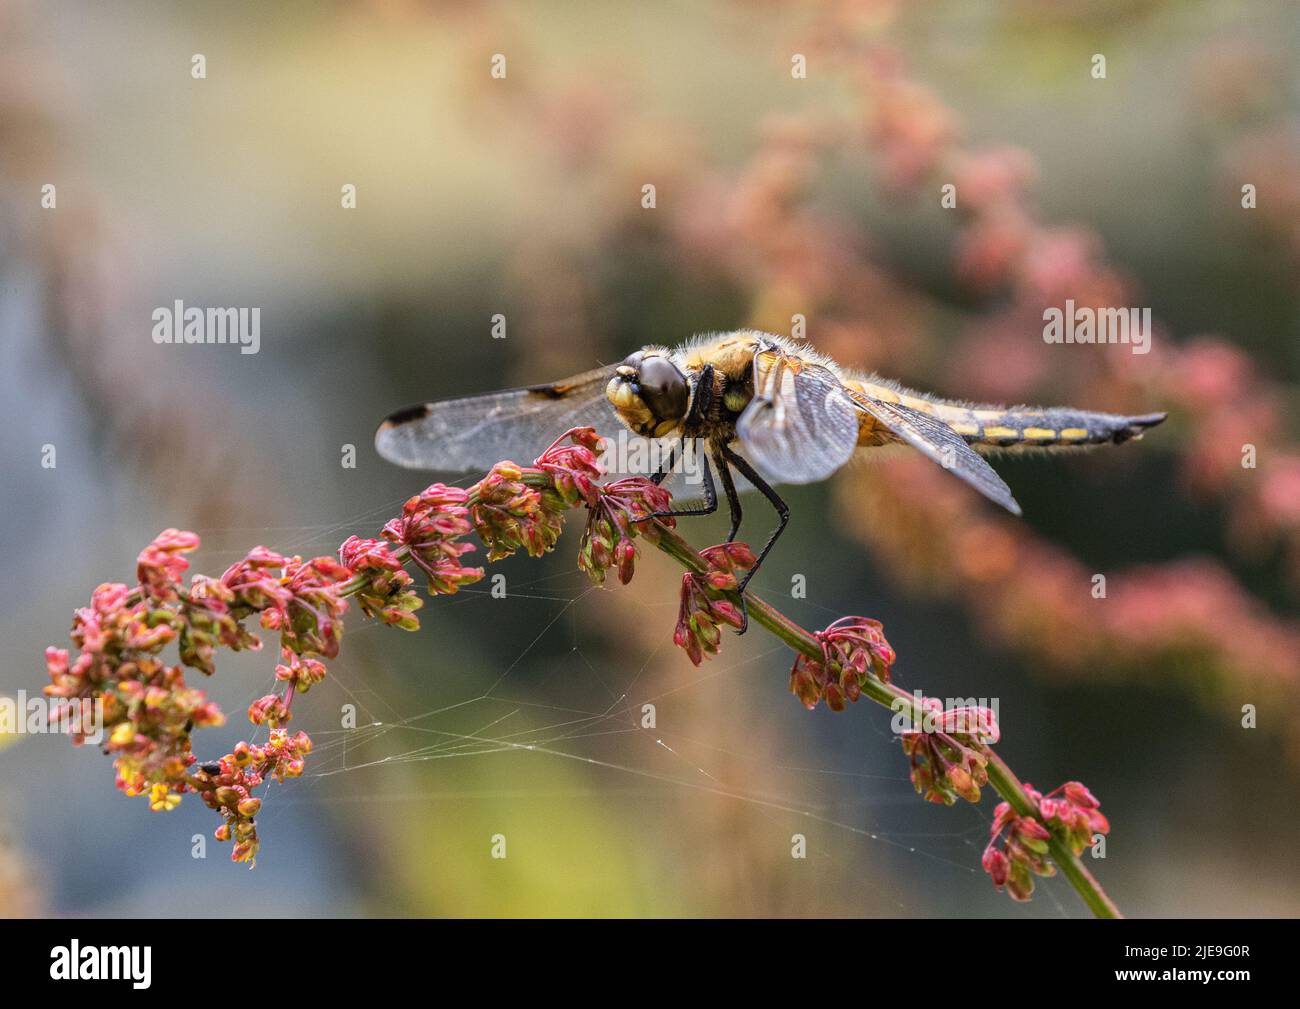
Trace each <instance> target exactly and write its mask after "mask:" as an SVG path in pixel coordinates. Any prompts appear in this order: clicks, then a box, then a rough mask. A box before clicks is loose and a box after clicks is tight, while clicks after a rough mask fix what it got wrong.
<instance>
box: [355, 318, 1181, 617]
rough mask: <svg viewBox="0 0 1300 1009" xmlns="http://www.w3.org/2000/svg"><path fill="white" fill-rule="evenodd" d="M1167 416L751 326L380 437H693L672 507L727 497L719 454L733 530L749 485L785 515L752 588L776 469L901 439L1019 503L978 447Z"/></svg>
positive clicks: (404, 424) (802, 478)
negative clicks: (769, 523)
mask: <svg viewBox="0 0 1300 1009" xmlns="http://www.w3.org/2000/svg"><path fill="white" fill-rule="evenodd" d="M1164 419H1165V414H1163V413H1153V414H1147V415H1145V416H1139V417H1124V416H1119V415H1116V414H1109V413H1093V412H1089V411H1084V410H1075V409H1069V408H1064V407H1053V408H1039V407H1014V408H1008V407H1002V406H979V405H968V404H965V403H958V402H953V401H950V400H943V399H938V398H936V397H934V396H929V395H925V394H923V393H919V392H914V391H912V390H910V389H904V388H902V387H901V386H899V385H897V384H895V383H893V382H889V381H886V380H884V379H881V378H878V377H875V376H866V375H861V374H858V373H856V372H853V371H850V370H849V369H846V368H841V367H840V366H839V365H837V364H836V363H835V362H834V361H832V360H830V359H829V358H827V357H824V356H822V355H820V354H818V353H816V352H815V351H814V350H812V348H810V347H809V346H807V345H806V344H802V343H798V342H796V341H793V340H790V339H787V338H784V337H779V336H772V335H770V334H767V333H759V332H754V331H752V330H741V331H739V332H734V333H727V334H724V335H720V336H719V335H710V336H704V337H699V338H697V339H695V340H693V341H691V342H689V343H686V344H684V345H682V346H680V347H678V348H676V349H669V348H667V347H658V346H651V347H645V348H643V349H642V350H638V351H636V353H634V354H632V355H631V356H629V357H628V358H627V359H626V360H624V361H623V363H622V364H619V365H616V366H610V367H605V368H597V369H595V370H594V371H588V372H584V373H583V374H581V375H575V376H574V377H573V378H568V379H565V380H563V381H560V382H553V383H550V384H548V385H534V386H528V387H526V388H523V389H511V390H507V391H504V392H494V393H488V394H486V395H480V396H468V397H465V398H463V399H450V400H443V401H441V402H437V403H422V404H420V405H418V406H413V407H408V408H407V409H405V410H399V411H397V412H396V413H394V414H393V415H392V416H390V417H389V418H388V419H387V420H385V421H384V422H383V424H382V425H381V426H380V428H379V430H378V432H376V434H375V447H376V448H377V449H378V450H379V454H380V455H382V456H383V457H384V458H385V459H388V460H389V461H390V462H395V463H397V464H399V465H401V466H406V467H409V468H412V469H430V470H444V471H464V470H473V469H484V468H486V467H488V466H491V465H492V464H493V463H495V462H497V461H499V460H501V459H512V460H514V461H516V462H520V461H522V462H527V461H531V460H532V459H533V458H535V457H536V456H537V455H538V454H539V453H540V452H541V451H542V450H543V449H545V447H546V446H547V445H549V444H550V443H551V442H552V441H553V440H554V439H555V438H556V437H558V436H559V435H560V434H562V433H564V432H565V431H566V430H568V429H569V428H571V427H578V426H584V425H589V426H591V427H594V428H595V429H596V431H597V433H598V434H600V435H602V436H604V437H611V436H613V435H614V434H616V433H617V431H618V430H619V425H620V424H621V425H622V426H624V427H625V428H627V429H628V430H630V431H631V432H632V433H633V434H634V435H638V436H641V437H643V438H647V439H673V440H674V442H675V445H677V446H681V445H685V444H687V443H690V442H694V443H695V444H696V445H701V446H702V447H703V449H704V452H703V453H702V454H701V457H702V461H703V474H702V476H703V496H704V502H703V505H702V506H699V507H694V508H687V509H682V510H678V511H674V512H669V513H665V514H671V515H674V516H676V515H707V514H710V513H712V512H715V511H717V508H718V497H717V492H716V490H715V487H714V482H713V473H712V470H711V468H710V465H709V463H710V461H712V464H713V466H715V467H716V468H717V474H718V479H719V481H720V482H721V484H722V489H723V492H724V493H725V495H726V498H727V504H728V506H729V508H730V511H731V532H730V534H729V535H728V537H727V539H728V540H729V541H730V540H733V539H735V537H736V534H737V532H738V531H739V529H740V522H741V506H740V498H739V496H738V494H737V486H738V485H739V486H740V488H741V489H744V490H748V489H750V488H751V487H752V488H753V489H756V490H758V491H759V492H760V493H762V494H763V496H764V497H766V498H767V500H768V501H769V502H770V503H771V504H772V506H773V507H774V508H775V509H776V512H777V515H778V516H779V522H778V524H777V527H776V529H775V531H774V532H773V533H772V534H771V536H770V537H769V538H768V541H767V544H766V545H765V546H764V547H763V549H762V550H761V551H760V552H759V554H758V563H756V564H755V565H754V567H753V568H752V569H751V570H750V571H749V572H748V573H747V575H746V576H745V579H744V582H742V584H741V586H740V590H741V592H742V593H743V591H744V586H745V583H747V582H748V581H749V580H750V579H751V578H752V577H753V576H754V574H755V572H757V571H758V568H759V565H761V564H762V562H763V558H764V557H766V556H767V554H768V551H770V550H771V549H772V546H773V544H775V543H776V541H777V539H778V538H779V537H780V535H781V533H782V532H783V531H784V530H785V527H786V523H787V521H788V520H789V517H790V512H789V509H788V508H787V507H786V504H785V502H784V501H783V500H782V499H781V497H780V496H779V495H778V494H777V493H776V491H775V490H773V489H772V484H774V483H777V484H779V483H791V484H801V483H813V482H816V481H819V480H824V479H826V478H827V477H829V476H830V475H831V474H832V473H834V472H835V471H836V470H838V469H839V468H840V467H841V466H843V465H844V464H845V463H847V462H848V461H849V460H850V459H851V458H853V457H854V456H855V455H857V454H859V453H866V452H868V451H870V450H871V449H874V448H879V447H882V446H886V445H891V444H899V443H902V444H905V445H910V446H911V447H913V448H915V449H919V450H920V451H921V452H923V453H925V454H926V455H927V456H929V457H930V458H931V459H933V460H934V461H935V462H937V463H939V464H940V465H942V466H943V467H944V468H945V469H947V470H948V471H949V472H951V473H953V474H955V475H957V476H959V477H961V479H963V480H965V481H966V482H967V483H969V484H970V485H971V486H973V487H974V488H975V489H976V490H978V491H979V492H980V493H981V494H983V495H984V496H985V497H988V498H990V499H991V500H993V501H996V502H997V503H998V504H1000V505H1001V506H1002V507H1004V508H1006V509H1007V510H1008V511H1011V512H1012V513H1014V514H1016V515H1019V514H1020V506H1019V505H1018V504H1016V501H1015V498H1013V497H1012V496H1011V491H1010V489H1009V488H1008V487H1007V485H1006V484H1005V483H1004V482H1003V480H1002V478H1001V477H999V476H998V475H997V473H996V472H994V470H993V468H992V467H991V466H989V464H988V463H987V462H985V461H984V460H983V459H982V458H981V457H980V456H979V455H978V454H977V451H990V450H991V451H1018V450H1026V449H1056V448H1069V447H1076V446H1087V445H1101V444H1108V443H1109V444H1119V443H1121V442H1125V441H1129V440H1131V439H1134V438H1140V437H1141V436H1142V433H1143V432H1144V431H1145V430H1146V429H1147V428H1149V427H1153V426H1154V425H1156V424H1159V423H1160V422H1161V421H1162V420H1164ZM673 464H674V462H673V460H672V459H671V458H670V459H669V461H668V462H667V463H666V464H665V466H664V467H663V468H662V469H661V470H660V471H659V472H658V473H656V474H654V477H653V479H655V481H656V482H659V481H661V480H663V479H664V477H665V476H666V474H667V473H668V471H670V470H671V469H672V468H673ZM733 470H734V471H735V473H737V474H739V478H740V479H737V478H736V477H733V475H732V471H733ZM741 598H742V600H743V594H742V597H741Z"/></svg>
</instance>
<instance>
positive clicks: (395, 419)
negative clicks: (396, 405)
mask: <svg viewBox="0 0 1300 1009" xmlns="http://www.w3.org/2000/svg"><path fill="white" fill-rule="evenodd" d="M427 416H429V404H428V403H417V404H415V406H407V407H403V408H402V409H400V410H398V411H397V412H396V413H390V414H389V415H388V416H387V417H386V418H384V426H385V427H396V426H397V425H398V424H409V423H410V422H411V421H413V420H424V418H425V417H427Z"/></svg>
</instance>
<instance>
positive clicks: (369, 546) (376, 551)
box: [339, 536, 457, 631]
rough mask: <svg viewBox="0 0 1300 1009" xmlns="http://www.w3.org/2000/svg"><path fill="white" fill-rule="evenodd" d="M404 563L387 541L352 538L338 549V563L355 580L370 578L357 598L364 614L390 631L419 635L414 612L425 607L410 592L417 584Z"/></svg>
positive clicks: (418, 622)
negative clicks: (350, 573)
mask: <svg viewBox="0 0 1300 1009" xmlns="http://www.w3.org/2000/svg"><path fill="white" fill-rule="evenodd" d="M403 559H404V558H403V556H402V555H400V554H398V553H397V552H396V551H394V550H393V549H392V547H390V546H389V545H388V543H386V542H385V541H384V540H372V539H362V538H361V537H359V536H349V537H348V538H347V539H346V540H345V541H344V542H343V545H342V546H340V547H339V560H340V561H341V562H342V563H343V565H344V566H345V567H347V568H349V569H350V570H351V571H352V572H353V576H354V577H355V576H356V575H365V576H368V577H367V578H366V580H365V582H364V584H363V585H362V587H361V588H359V589H358V590H357V594H356V599H357V605H358V606H360V607H361V612H362V613H364V614H365V615H366V616H368V617H376V618H378V619H379V620H382V621H383V622H384V623H386V624H388V625H389V626H390V627H400V628H401V629H402V630H404V631H417V630H419V629H420V621H419V618H418V617H416V615H415V611H416V610H418V609H419V608H420V607H421V606H423V605H424V600H423V599H421V598H420V597H419V596H418V595H416V593H415V590H414V589H412V588H411V585H412V584H414V582H413V579H412V578H411V576H410V575H409V574H407V573H406V569H405V568H404V567H403V566H402V561H403ZM451 584H452V585H455V584H457V583H456V582H451Z"/></svg>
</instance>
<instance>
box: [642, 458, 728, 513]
mask: <svg viewBox="0 0 1300 1009" xmlns="http://www.w3.org/2000/svg"><path fill="white" fill-rule="evenodd" d="M700 462H702V463H703V464H704V507H703V508H683V509H681V510H679V511H666V512H655V513H654V514H652V515H647V516H646V518H645V519H642V520H641V521H643V522H644V521H645V520H646V519H652V518H654V519H667V518H679V517H680V516H683V515H712V514H713V513H714V512H715V511H717V510H718V492H717V491H716V490H715V489H714V487H713V470H712V469H711V468H710V466H709V457H708V455H707V454H701V455H700Z"/></svg>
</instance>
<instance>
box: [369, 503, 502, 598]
mask: <svg viewBox="0 0 1300 1009" xmlns="http://www.w3.org/2000/svg"><path fill="white" fill-rule="evenodd" d="M484 482H485V483H486V481H484ZM468 500H469V493H468V492H467V491H466V490H464V488H461V487H448V486H446V485H445V484H440V483H435V484H431V485H430V486H428V487H426V488H425V489H424V490H423V491H421V492H420V493H419V494H416V495H415V496H414V497H412V498H409V499H408V500H407V502H406V503H405V504H404V505H402V514H401V515H399V516H398V517H397V518H394V519H390V520H389V521H388V523H387V524H386V525H385V526H384V532H383V537H384V539H386V540H388V541H389V542H390V543H395V544H397V545H398V546H401V547H405V548H406V551H407V555H408V556H409V557H410V558H411V560H412V561H414V562H415V566H416V567H418V568H419V569H420V570H421V571H423V572H424V573H425V575H427V576H428V578H429V594H430V595H436V596H442V595H450V594H451V593H453V592H455V591H456V590H457V589H459V588H460V587H461V586H462V585H469V584H471V583H473V582H476V581H478V580H479V579H480V578H482V577H483V569H482V568H467V567H464V566H463V565H462V564H461V562H460V558H461V557H462V556H463V555H464V554H467V553H469V552H470V551H471V550H473V549H474V545H473V544H472V543H461V542H460V537H462V536H464V535H465V534H466V533H467V532H469V530H470V524H469V519H468V518H467V515H468V511H469V509H468V508H467V507H466V502H467V501H468ZM349 542H350V541H349ZM345 545H346V544H345ZM354 549H355V547H354Z"/></svg>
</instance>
